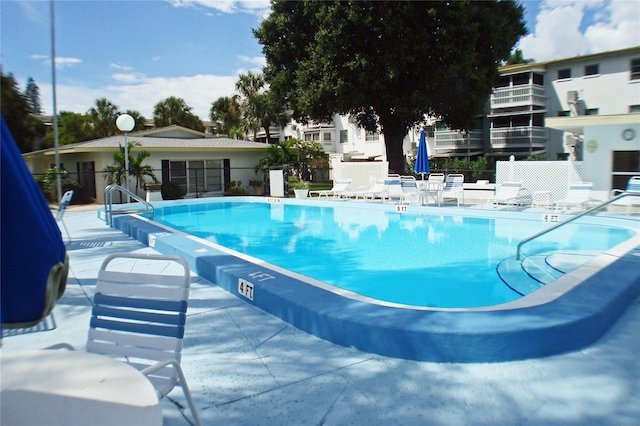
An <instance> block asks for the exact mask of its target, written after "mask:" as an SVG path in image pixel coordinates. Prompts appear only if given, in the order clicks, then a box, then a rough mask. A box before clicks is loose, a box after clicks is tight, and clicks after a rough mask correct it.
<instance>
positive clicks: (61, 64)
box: [29, 55, 82, 69]
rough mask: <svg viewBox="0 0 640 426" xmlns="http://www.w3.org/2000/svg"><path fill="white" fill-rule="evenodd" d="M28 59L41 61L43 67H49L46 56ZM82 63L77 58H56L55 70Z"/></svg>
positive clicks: (48, 59) (49, 61)
mask: <svg viewBox="0 0 640 426" xmlns="http://www.w3.org/2000/svg"><path fill="white" fill-rule="evenodd" d="M29 58H30V59H35V60H41V61H42V63H43V64H45V65H51V59H50V58H49V56H46V55H31V56H29ZM80 63H82V59H78V58H65V57H59V56H56V68H58V69H61V68H65V67H68V66H73V65H76V64H80Z"/></svg>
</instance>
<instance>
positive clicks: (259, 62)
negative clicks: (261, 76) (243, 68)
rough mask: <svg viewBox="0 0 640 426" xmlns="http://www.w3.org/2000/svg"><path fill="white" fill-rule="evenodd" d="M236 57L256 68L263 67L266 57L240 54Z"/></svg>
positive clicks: (265, 63)
mask: <svg viewBox="0 0 640 426" xmlns="http://www.w3.org/2000/svg"><path fill="white" fill-rule="evenodd" d="M238 59H240V60H241V61H242V62H246V63H248V64H251V65H254V66H256V67H258V68H263V67H264V66H265V65H267V59H266V58H265V57H264V56H244V55H240V56H238Z"/></svg>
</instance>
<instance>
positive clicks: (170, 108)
mask: <svg viewBox="0 0 640 426" xmlns="http://www.w3.org/2000/svg"><path fill="white" fill-rule="evenodd" d="M174 124H177V125H179V126H182V127H187V128H189V129H193V130H197V131H199V132H204V125H203V124H202V121H201V120H200V118H198V116H197V115H195V114H193V113H192V112H191V107H190V106H189V105H187V103H186V102H185V101H184V99H182V98H177V97H175V96H170V97H168V98H167V99H164V100H162V101H160V102H158V103H157V104H156V105H155V107H154V109H153V125H154V126H155V127H166V126H172V125H174Z"/></svg>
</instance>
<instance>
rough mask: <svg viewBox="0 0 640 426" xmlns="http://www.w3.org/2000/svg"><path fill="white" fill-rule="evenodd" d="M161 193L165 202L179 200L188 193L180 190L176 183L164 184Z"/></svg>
mask: <svg viewBox="0 0 640 426" xmlns="http://www.w3.org/2000/svg"><path fill="white" fill-rule="evenodd" d="M160 193H161V194H162V199H163V200H179V199H181V198H184V196H185V195H186V193H187V192H186V191H184V190H183V189H182V188H180V185H178V184H177V183H176V182H171V181H169V182H164V183H163V184H162V186H161V187H160Z"/></svg>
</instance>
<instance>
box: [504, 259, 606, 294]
mask: <svg viewBox="0 0 640 426" xmlns="http://www.w3.org/2000/svg"><path fill="white" fill-rule="evenodd" d="M600 253H601V252H599V251H574V252H553V253H541V254H536V255H533V256H529V257H526V258H525V259H523V260H522V261H519V260H516V258H515V257H510V258H507V259H505V260H503V261H502V262H500V264H499V265H498V268H497V271H498V275H499V276H500V278H501V279H502V281H503V282H504V283H505V284H506V285H507V286H509V287H510V288H511V289H512V290H514V291H515V292H517V293H520V294H522V295H526V294H529V293H531V292H533V291H535V290H537V289H539V288H540V287H542V286H543V285H546V284H549V283H550V282H552V281H555V280H557V279H558V278H560V277H562V276H563V275H565V274H567V273H569V272H571V271H573V270H574V269H576V268H578V267H580V266H582V265H583V264H585V263H587V262H588V261H590V260H591V259H593V258H594V257H596V256H597V255H599V254H600Z"/></svg>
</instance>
